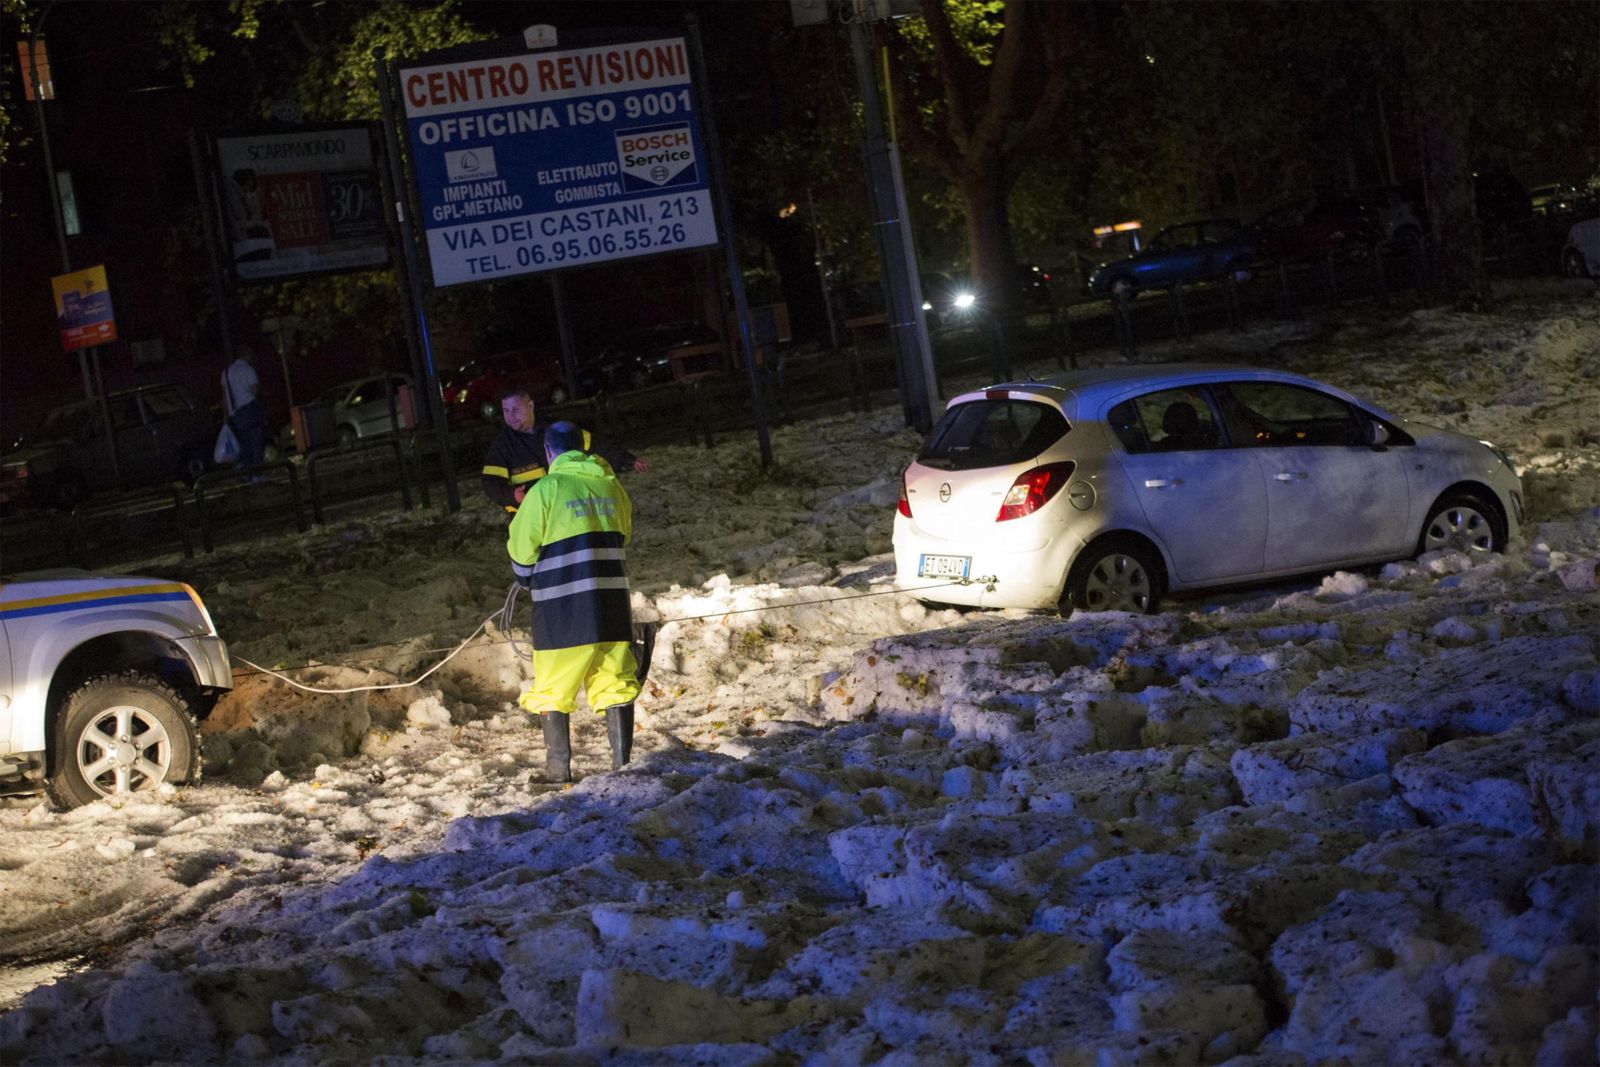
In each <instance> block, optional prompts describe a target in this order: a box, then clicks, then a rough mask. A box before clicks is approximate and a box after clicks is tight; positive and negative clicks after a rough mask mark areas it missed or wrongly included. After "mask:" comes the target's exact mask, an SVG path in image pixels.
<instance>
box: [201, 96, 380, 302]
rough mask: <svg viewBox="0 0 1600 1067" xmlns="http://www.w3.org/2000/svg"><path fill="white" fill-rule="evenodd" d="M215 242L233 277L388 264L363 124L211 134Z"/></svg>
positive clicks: (373, 165)
mask: <svg viewBox="0 0 1600 1067" xmlns="http://www.w3.org/2000/svg"><path fill="white" fill-rule="evenodd" d="M215 147H216V160H217V170H218V174H217V190H218V200H219V201H220V204H221V210H222V224H223V232H224V239H223V240H224V247H225V249H226V251H227V255H228V259H229V261H230V262H231V263H232V264H233V269H234V273H235V274H236V275H237V276H238V277H239V279H240V280H242V281H269V280H275V279H279V278H288V277H294V276H296V275H301V274H316V273H321V272H325V271H342V270H365V269H369V268H373V267H384V266H387V265H388V263H389V246H388V241H387V236H386V234H385V233H384V225H383V201H382V198H381V196H380V193H379V185H378V170H377V162H376V160H375V158H374V155H373V151H372V135H371V129H370V127H368V126H366V125H358V126H338V127H329V128H325V129H301V130H294V131H291V132H279V133H263V134H255V135H245V134H240V135H227V136H220V137H218V138H216V146H215Z"/></svg>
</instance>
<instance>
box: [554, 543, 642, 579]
mask: <svg viewBox="0 0 1600 1067" xmlns="http://www.w3.org/2000/svg"><path fill="white" fill-rule="evenodd" d="M627 558H628V554H627V552H626V551H624V550H623V549H620V548H582V549H579V550H578V551H576V552H568V553H566V554H565V555H561V556H547V555H541V556H540V557H539V562H538V563H535V564H534V565H533V569H534V572H535V573H537V572H539V571H553V570H558V569H560V568H562V567H569V566H571V565H573V564H574V563H583V562H587V561H589V560H612V559H627Z"/></svg>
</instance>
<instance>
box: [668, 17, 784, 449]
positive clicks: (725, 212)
mask: <svg viewBox="0 0 1600 1067" xmlns="http://www.w3.org/2000/svg"><path fill="white" fill-rule="evenodd" d="M688 23H689V41H690V43H691V44H692V46H693V49H692V51H693V56H694V66H695V73H696V75H697V78H698V80H699V81H701V82H702V83H704V81H705V69H706V61H705V53H704V52H703V51H702V50H701V47H700V20H699V18H698V17H696V15H695V14H694V13H693V12H690V13H689V18H688ZM705 124H706V137H707V139H708V140H710V142H711V184H712V187H713V188H714V189H715V190H716V194H717V204H716V206H717V212H718V214H719V215H720V216H721V218H722V226H721V228H722V244H723V251H724V252H725V253H726V254H727V256H728V281H729V284H730V286H731V287H732V289H733V310H734V314H735V315H736V316H737V317H738V319H739V346H740V348H742V349H743V351H744V371H745V378H746V380H747V381H748V382H749V384H750V410H751V412H752V413H753V414H754V415H755V420H756V441H757V443H758V444H759V446H760V448H761V469H762V470H766V469H767V468H768V467H770V466H772V439H771V437H770V436H769V435H768V433H767V413H766V406H765V405H764V404H763V403H762V402H761V379H760V377H759V376H758V372H757V370H756V350H755V345H754V344H752V343H751V334H750V304H749V301H747V300H746V299H745V292H744V271H743V270H741V269H740V267H739V250H738V248H737V247H735V245H734V240H733V213H732V211H730V210H729V207H728V183H727V180H726V179H725V178H724V177H723V172H722V148H721V146H720V145H719V144H718V142H717V124H716V121H715V119H714V118H713V116H712V114H711V110H710V109H709V108H707V109H706V112H705Z"/></svg>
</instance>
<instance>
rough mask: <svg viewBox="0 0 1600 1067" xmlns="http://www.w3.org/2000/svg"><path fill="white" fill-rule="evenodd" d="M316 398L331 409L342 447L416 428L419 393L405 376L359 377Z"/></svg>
mask: <svg viewBox="0 0 1600 1067" xmlns="http://www.w3.org/2000/svg"><path fill="white" fill-rule="evenodd" d="M317 399H318V400H319V401H320V402H322V403H326V404H327V405H328V406H329V407H330V408H331V409H332V411H331V416H332V422H333V431H334V434H335V436H336V438H337V440H338V442H339V443H340V444H342V445H343V444H349V443H350V442H352V441H356V440H358V439H359V440H365V439H366V438H369V437H378V436H381V435H383V434H386V433H393V432H394V431H395V429H396V428H398V429H401V430H410V429H413V428H414V427H415V426H416V425H417V403H418V394H417V392H416V390H415V389H413V388H412V385H411V379H410V378H409V377H407V376H406V375H404V374H374V375H371V376H369V377H366V378H357V379H356V380H354V381H349V382H344V383H342V384H340V385H336V386H334V387H333V388H332V389H329V390H327V391H326V392H324V393H323V394H322V395H321V396H320V397H318V398H317Z"/></svg>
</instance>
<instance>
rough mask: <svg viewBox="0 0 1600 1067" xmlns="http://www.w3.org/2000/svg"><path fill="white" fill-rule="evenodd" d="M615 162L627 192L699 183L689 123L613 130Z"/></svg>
mask: <svg viewBox="0 0 1600 1067" xmlns="http://www.w3.org/2000/svg"><path fill="white" fill-rule="evenodd" d="M616 144H617V166H618V167H619V168H621V170H622V188H623V190H624V191H626V192H630V193H633V192H649V191H651V190H655V189H670V188H673V187H675V186H680V185H698V184H699V183H700V167H699V162H698V160H697V159H696V158H695V151H694V134H693V133H692V132H691V131H690V129H689V125H688V123H684V122H680V123H676V124H674V125H670V126H647V127H640V128H638V129H632V130H618V131H617V132H616Z"/></svg>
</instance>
